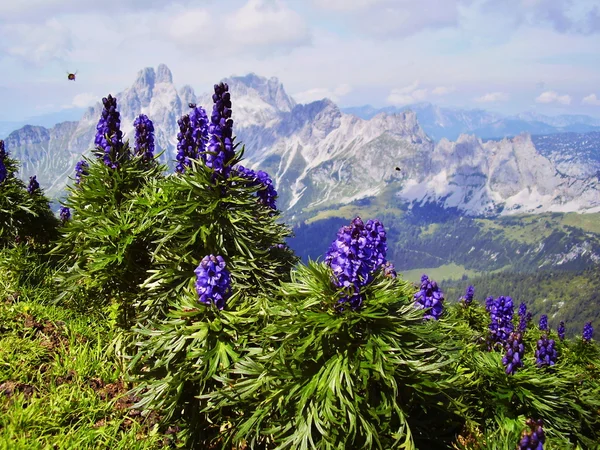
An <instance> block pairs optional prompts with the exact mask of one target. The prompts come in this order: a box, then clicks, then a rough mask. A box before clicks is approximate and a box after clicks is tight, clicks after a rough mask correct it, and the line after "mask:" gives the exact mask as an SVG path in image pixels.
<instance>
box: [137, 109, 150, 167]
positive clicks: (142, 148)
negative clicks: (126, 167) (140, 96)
mask: <svg viewBox="0 0 600 450" xmlns="http://www.w3.org/2000/svg"><path fill="white" fill-rule="evenodd" d="M133 126H134V127H135V153H136V155H140V156H143V157H144V160H146V161H149V160H151V159H152V158H154V124H153V123H152V121H151V120H150V119H148V116H146V115H145V114H140V115H139V116H138V117H137V119H135V121H134V122H133Z"/></svg>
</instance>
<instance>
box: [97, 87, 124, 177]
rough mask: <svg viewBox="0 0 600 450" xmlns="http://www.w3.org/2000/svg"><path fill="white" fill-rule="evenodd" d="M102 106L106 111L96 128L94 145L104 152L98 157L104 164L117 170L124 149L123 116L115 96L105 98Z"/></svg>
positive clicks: (103, 111) (103, 112)
mask: <svg viewBox="0 0 600 450" xmlns="http://www.w3.org/2000/svg"><path fill="white" fill-rule="evenodd" d="M102 104H103V105H104V109H103V110H102V116H101V117H100V120H99V121H98V125H97V126H96V139H95V141H94V144H95V145H96V147H98V149H99V150H101V151H102V153H100V154H98V157H102V160H103V162H104V164H105V165H107V166H108V167H110V168H111V169H116V168H117V167H118V160H119V158H120V157H121V153H122V149H123V132H122V131H121V116H120V114H119V112H118V111H117V99H116V98H114V97H113V96H111V95H109V96H108V97H105V98H103V99H102Z"/></svg>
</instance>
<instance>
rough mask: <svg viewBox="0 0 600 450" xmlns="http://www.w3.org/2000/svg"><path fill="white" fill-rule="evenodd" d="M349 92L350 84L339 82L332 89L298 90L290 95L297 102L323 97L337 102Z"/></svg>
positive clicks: (350, 89)
mask: <svg viewBox="0 0 600 450" xmlns="http://www.w3.org/2000/svg"><path fill="white" fill-rule="evenodd" d="M350 92H352V86H350V85H349V84H340V85H339V86H337V87H336V88H335V89H333V90H331V89H327V88H314V89H308V90H306V91H303V92H298V93H297V94H294V95H292V97H293V98H294V100H296V101H297V102H298V103H303V104H306V103H311V102H314V101H317V100H322V99H324V98H328V99H330V100H332V101H334V102H337V101H339V100H340V98H342V97H344V96H346V95H348V94H349V93H350Z"/></svg>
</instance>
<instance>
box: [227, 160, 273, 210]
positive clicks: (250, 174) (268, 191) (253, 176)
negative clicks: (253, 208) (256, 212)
mask: <svg viewBox="0 0 600 450" xmlns="http://www.w3.org/2000/svg"><path fill="white" fill-rule="evenodd" d="M235 173H236V174H237V175H239V176H240V177H242V178H245V179H247V180H249V181H250V186H258V185H260V186H262V189H261V190H260V191H258V192H257V195H258V199H259V203H261V204H262V205H265V206H266V207H268V208H271V209H275V208H276V206H275V198H276V197H277V191H276V190H275V188H274V187H273V182H272V181H271V178H270V177H269V174H268V173H266V172H263V171H262V170H259V171H258V172H254V170H252V169H248V168H247V167H244V166H237V167H236V168H235Z"/></svg>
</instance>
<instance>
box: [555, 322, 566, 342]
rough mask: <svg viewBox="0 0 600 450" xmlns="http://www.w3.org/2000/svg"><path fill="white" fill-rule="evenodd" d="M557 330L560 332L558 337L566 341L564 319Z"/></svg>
mask: <svg viewBox="0 0 600 450" xmlns="http://www.w3.org/2000/svg"><path fill="white" fill-rule="evenodd" d="M556 332H557V333H558V338H559V339H560V340H561V341H564V340H565V323H564V322H563V321H562V320H561V321H560V323H559V324H558V328H557V329H556Z"/></svg>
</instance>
